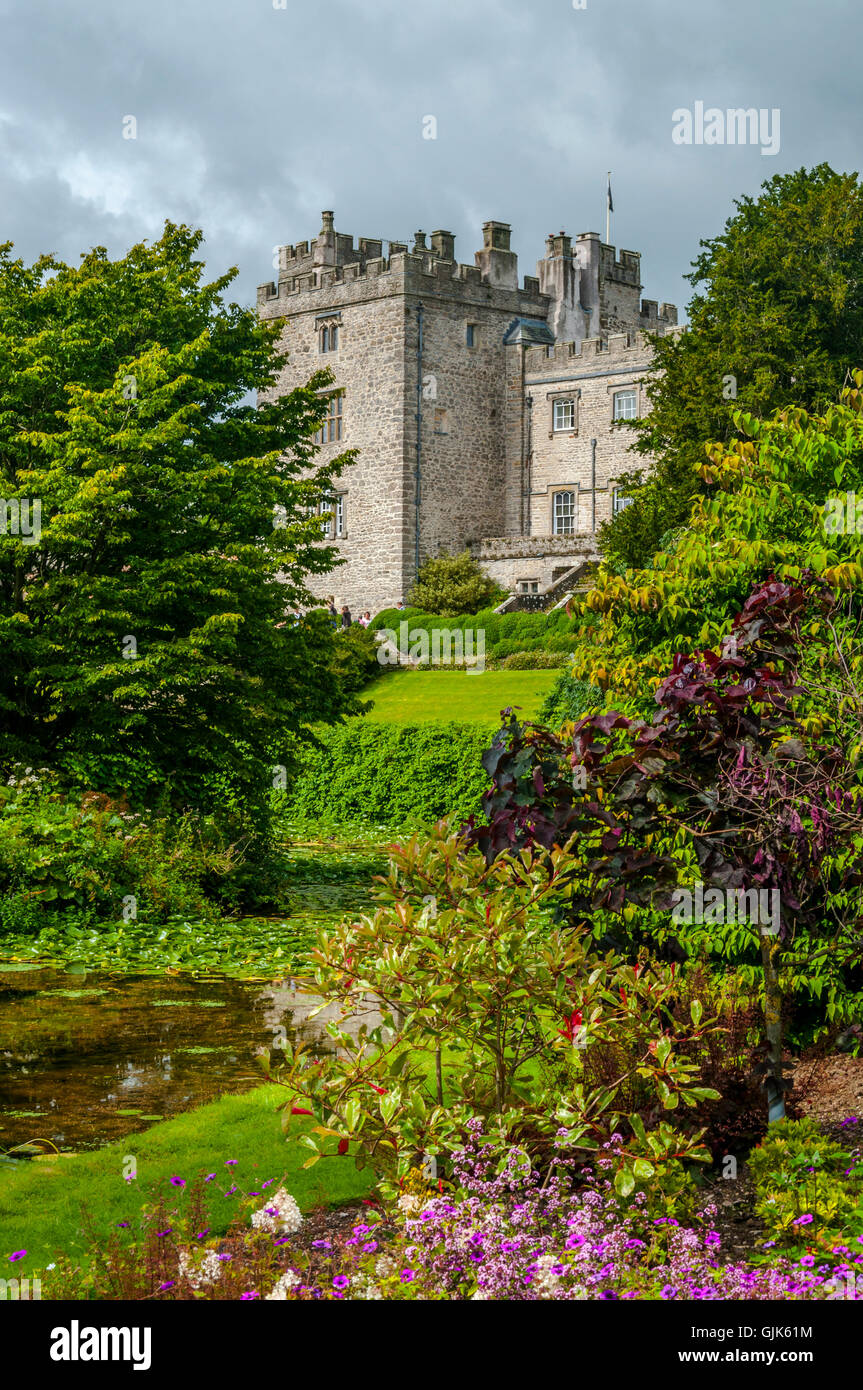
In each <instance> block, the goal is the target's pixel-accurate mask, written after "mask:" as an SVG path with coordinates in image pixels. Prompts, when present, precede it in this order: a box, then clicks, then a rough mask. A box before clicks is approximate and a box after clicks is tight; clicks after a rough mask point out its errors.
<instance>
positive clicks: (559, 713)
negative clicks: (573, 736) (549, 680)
mask: <svg viewBox="0 0 863 1390" xmlns="http://www.w3.org/2000/svg"><path fill="white" fill-rule="evenodd" d="M602 703H603V697H602V691H601V690H600V689H599V688H598V686H595V685H591V684H590V683H589V682H588V681H583V680H579V679H578V677H577V676H574V675H573V674H572V670H571V669H570V667H569V666H567V667H566V669H564V670H562V671H561V673H560V675H559V676H558V678H557V680H556V681H555V683H554V685H553V686H552V688H551V690H550V691H549V692H548V694H547V696H546V697H545V703H544V704H543V706H542V709H541V710H540V712H539V722H540V723H541V724H548V725H549V726H550V727H551V728H555V729H559V728H560V726H561V725H562V724H569V723H571V722H572V721H573V720H575V719H580V718H581V717H582V715H584V714H586V713H587V711H588V710H591V709H595V708H597V707H601V706H602Z"/></svg>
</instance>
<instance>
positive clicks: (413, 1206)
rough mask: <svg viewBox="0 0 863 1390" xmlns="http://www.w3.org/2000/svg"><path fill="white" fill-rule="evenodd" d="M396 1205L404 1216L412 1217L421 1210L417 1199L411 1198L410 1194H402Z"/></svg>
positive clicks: (420, 1204)
mask: <svg viewBox="0 0 863 1390" xmlns="http://www.w3.org/2000/svg"><path fill="white" fill-rule="evenodd" d="M396 1205H397V1206H398V1209H399V1211H403V1212H404V1214H405V1216H414V1215H415V1214H416V1213H417V1212H418V1211H420V1210H421V1208H422V1202H421V1201H420V1199H419V1197H413V1196H412V1195H411V1194H410V1192H403V1193H402V1195H401V1197H399V1200H398V1202H397V1204H396Z"/></svg>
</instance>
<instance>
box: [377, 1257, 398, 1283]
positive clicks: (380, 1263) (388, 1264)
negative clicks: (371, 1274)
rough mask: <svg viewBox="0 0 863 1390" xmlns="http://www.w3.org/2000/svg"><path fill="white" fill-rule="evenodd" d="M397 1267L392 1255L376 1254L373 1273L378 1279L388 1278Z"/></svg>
mask: <svg viewBox="0 0 863 1390" xmlns="http://www.w3.org/2000/svg"><path fill="white" fill-rule="evenodd" d="M397 1269H398V1265H397V1264H396V1262H395V1260H394V1259H393V1257H392V1255H378V1258H377V1259H376V1260H375V1274H376V1275H377V1276H378V1278H379V1279H389V1278H390V1277H391V1276H392V1275H393V1274H395V1272H396V1270H397Z"/></svg>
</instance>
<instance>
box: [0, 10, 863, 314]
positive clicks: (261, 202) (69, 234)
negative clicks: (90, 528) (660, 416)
mask: <svg viewBox="0 0 863 1390" xmlns="http://www.w3.org/2000/svg"><path fill="white" fill-rule="evenodd" d="M277 3H279V0H277ZM859 15H860V8H859V5H858V4H857V3H856V0H848V3H845V0H819V3H817V4H816V3H802V2H801V0H760V3H757V4H756V3H755V2H754V0H727V3H718V0H653V2H652V3H651V2H649V0H644V2H643V3H640V2H639V0H587V4H586V7H585V8H584V9H576V8H575V7H574V5H573V3H572V0H530V3H527V0H524V2H522V0H471V3H467V0H436V3H435V4H434V5H422V6H420V5H417V4H414V3H411V0H374V2H373V3H372V0H302V2H301V0H287V5H286V7H285V8H284V9H283V8H276V5H274V3H273V0H147V3H146V4H144V3H135V0H121V2H120V3H118V0H78V2H77V3H71V4H70V3H68V0H40V3H38V4H37V3H33V0H0V38H2V57H0V72H2V85H0V155H2V165H0V199H2V204H0V205H2V211H3V220H2V227H0V239H11V240H14V241H15V242H16V244H17V246H18V249H19V251H20V253H21V254H23V255H24V256H26V257H28V258H32V257H33V256H35V255H37V254H39V253H40V252H42V251H54V252H56V253H57V254H58V255H61V256H62V257H64V258H65V259H69V260H75V259H77V257H78V255H79V253H80V252H81V251H83V250H84V249H85V248H88V247H90V246H92V245H94V244H102V245H106V246H107V247H108V248H109V250H110V251H111V252H112V253H113V254H117V253H120V252H122V251H123V250H124V249H125V248H126V247H127V246H129V245H130V244H131V243H132V242H134V241H135V240H138V239H140V238H141V237H152V236H154V235H157V234H158V232H159V229H160V227H161V225H162V222H163V221H164V219H165V218H166V217H170V218H172V219H173V220H175V221H186V222H190V223H192V224H194V225H197V226H201V227H203V229H204V231H205V233H206V236H207V242H206V253H207V257H208V260H209V264H210V266H211V269H212V271H213V273H216V272H218V271H220V270H222V269H223V268H224V267H225V266H226V265H229V264H236V265H238V266H239V268H240V279H239V282H238V288H237V294H238V296H239V297H240V298H242V299H243V300H250V299H251V297H252V296H253V294H254V287H255V285H256V284H257V283H258V282H260V281H263V280H266V279H268V278H270V276H271V274H272V269H271V259H272V248H273V246H274V245H275V244H277V243H280V242H285V241H297V240H303V239H306V238H309V237H312V236H314V235H315V234H316V232H317V230H318V227H319V225H320V210H321V209H322V208H324V207H332V208H334V209H335V211H336V225H337V228H338V229H339V230H341V231H347V232H351V233H353V234H354V235H365V236H380V237H384V238H389V237H392V238H393V239H396V240H407V239H408V237H409V236H411V235H412V233H413V232H414V231H415V230H416V228H417V227H423V228H424V229H425V230H426V231H430V230H433V229H434V228H436V227H446V228H448V229H450V230H452V231H454V232H455V233H456V235H457V243H456V245H457V254H458V256H459V259H461V260H466V261H472V260H473V252H474V250H475V249H476V248H477V246H478V245H479V241H480V224H481V222H482V221H483V220H485V219H486V218H488V217H494V218H500V219H502V220H505V221H510V222H512V224H513V227H514V233H515V246H516V249H517V250H518V251H519V254H520V258H521V270H522V273H524V272H527V273H533V268H534V261H535V260H536V258H537V256H538V255H540V254H541V252H542V248H543V243H544V237H545V235H546V233H547V232H549V231H557V230H559V229H560V228H561V227H565V228H566V229H567V230H568V231H570V232H572V233H576V232H579V231H587V230H594V231H599V232H601V233H602V234H603V235H604V234H605V224H604V215H605V213H604V209H605V177H606V170H607V169H609V168H611V169H612V170H613V187H614V199H615V218H614V223H613V227H612V239H613V240H614V241H615V243H616V244H617V245H618V247H622V246H625V247H630V248H633V249H636V250H640V251H642V252H643V254H644V262H643V266H644V272H645V275H644V278H645V292H646V293H647V294H649V295H650V296H651V297H655V298H660V299H663V298H664V299H672V300H676V301H678V302H680V303H682V302H683V300H684V297H685V295H686V294H687V288H686V287H685V286H684V285H683V284H682V282H681V279H680V276H681V274H682V273H683V272H684V271H685V270H686V269H687V266H688V263H689V261H690V260H691V258H692V256H693V255H694V254H695V252H696V250H697V246H698V240H699V237H701V236H707V235H713V234H715V233H716V232H717V231H718V230H720V228H721V226H722V224H723V222H724V219H725V218H726V216H727V215H728V214H729V213H730V211H731V207H732V200H733V198H734V197H736V196H739V195H740V194H741V193H744V192H748V193H755V192H756V191H757V189H758V187H759V185H760V183H761V181H762V180H763V179H765V178H768V177H770V176H772V175H773V174H774V173H779V172H782V171H784V170H787V169H791V168H797V167H799V166H800V165H802V164H807V165H809V164H814V163H818V162H820V161H822V160H827V161H828V162H830V163H831V164H833V166H834V167H835V168H846V169H849V168H856V167H857V150H858V149H859V141H860V134H861V130H860V126H861V118H860V99H859V76H858V59H857V55H858V54H859V52H860V38H861V27H863V26H861V20H860V17H859ZM696 101H702V102H704V104H705V106H707V107H710V106H717V107H720V108H723V109H724V108H727V107H730V106H732V107H736V106H746V107H749V106H755V107H758V108H762V107H764V108H768V109H772V108H774V107H778V108H779V110H780V112H781V148H780V151H779V153H778V154H777V155H776V156H775V157H772V158H771V157H765V156H763V155H762V154H761V153H760V151H759V149H758V148H749V147H746V148H741V147H734V146H726V147H707V146H691V147H686V146H679V145H675V144H674V143H673V142H672V139H671V130H672V112H673V111H674V110H675V109H677V108H680V107H687V108H692V107H693V105H694V103H695V102H696ZM129 116H132V117H134V118H135V120H136V122H137V138H136V139H135V140H127V139H124V138H123V121H124V118H125V117H129ZM426 116H433V117H434V118H435V119H436V121H437V138H436V139H434V140H426V139H423V125H422V122H423V117H426Z"/></svg>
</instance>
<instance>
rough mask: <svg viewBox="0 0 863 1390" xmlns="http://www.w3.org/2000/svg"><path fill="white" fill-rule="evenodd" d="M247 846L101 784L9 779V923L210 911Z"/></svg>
mask: <svg viewBox="0 0 863 1390" xmlns="http://www.w3.org/2000/svg"><path fill="white" fill-rule="evenodd" d="M237 858H238V855H237V854H236V852H235V851H230V850H226V849H225V848H224V846H222V845H221V843H220V841H219V838H218V836H217V835H216V833H215V831H214V829H213V827H212V825H211V823H210V822H209V821H205V820H203V819H200V818H195V817H192V816H186V817H182V818H173V819H167V818H160V817H158V816H156V815H154V814H152V815H149V816H147V817H146V818H145V817H144V816H141V815H136V814H134V813H133V812H131V811H130V810H129V808H128V806H127V805H126V804H125V803H123V802H113V801H110V800H109V799H108V798H107V797H105V796H101V795H99V794H97V793H95V792H91V793H87V794H85V795H84V796H83V797H82V796H80V795H73V794H71V793H66V792H64V791H63V790H62V789H61V788H60V787H59V786H58V784H57V783H56V781H55V780H54V778H53V777H52V776H51V774H50V773H46V772H44V771H40V773H39V774H38V775H37V774H35V773H33V772H32V771H27V772H25V773H23V774H22V775H21V776H20V777H16V776H14V775H13V777H12V778H10V779H9V783H8V784H7V785H6V786H2V787H0V894H2V895H3V897H2V899H0V901H2V904H3V906H2V911H0V928H2V929H3V930H4V931H33V932H34V933H35V932H38V931H39V930H41V929H42V928H43V927H44V926H46V925H48V924H49V922H51V921H52V920H55V919H56V918H57V916H58V915H62V914H64V913H70V912H71V913H76V914H78V915H83V916H84V918H85V919H89V920H91V921H119V920H120V918H121V917H122V916H123V911H124V908H125V907H128V906H130V905H131V904H130V900H131V899H134V915H136V916H141V917H146V916H152V917H155V918H159V919H163V918H166V917H168V916H171V915H172V914H174V913H187V914H189V915H194V916H197V917H203V916H210V915H212V913H213V910H214V906H213V903H212V902H209V901H208V897H209V895H210V893H211V892H212V891H213V889H214V888H215V886H216V885H217V884H218V882H219V881H220V880H221V879H222V878H223V877H224V876H225V875H226V874H227V873H228V872H229V871H230V870H231V869H232V867H233V865H234V863H235V861H236V859H237Z"/></svg>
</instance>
